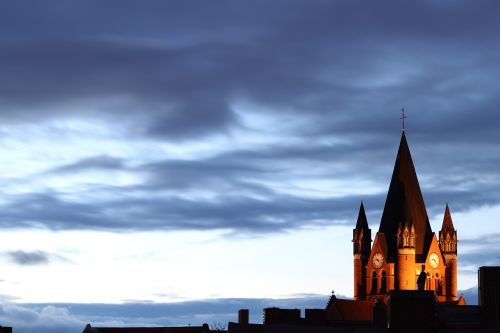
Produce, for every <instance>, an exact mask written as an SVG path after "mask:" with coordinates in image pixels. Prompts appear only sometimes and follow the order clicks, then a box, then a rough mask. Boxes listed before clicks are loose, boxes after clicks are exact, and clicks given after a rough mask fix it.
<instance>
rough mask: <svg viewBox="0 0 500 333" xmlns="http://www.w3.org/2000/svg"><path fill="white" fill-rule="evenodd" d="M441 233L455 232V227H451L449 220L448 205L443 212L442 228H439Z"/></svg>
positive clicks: (451, 222) (451, 223)
mask: <svg viewBox="0 0 500 333" xmlns="http://www.w3.org/2000/svg"><path fill="white" fill-rule="evenodd" d="M441 231H442V232H448V231H451V232H453V231H455V227H454V226H453V221H452V220H451V213H450V208H449V207H448V203H446V208H445V210H444V218H443V226H442V227H441Z"/></svg>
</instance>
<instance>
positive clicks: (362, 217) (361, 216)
mask: <svg viewBox="0 0 500 333" xmlns="http://www.w3.org/2000/svg"><path fill="white" fill-rule="evenodd" d="M356 229H358V230H359V229H363V230H366V229H368V220H367V219H366V214H365V206H364V205H363V201H361V206H359V213H358V221H357V222H356Z"/></svg>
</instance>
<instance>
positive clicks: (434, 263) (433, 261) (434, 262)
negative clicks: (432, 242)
mask: <svg viewBox="0 0 500 333" xmlns="http://www.w3.org/2000/svg"><path fill="white" fill-rule="evenodd" d="M429 264H430V265H431V267H432V268H437V267H438V266H439V256H438V255H437V253H434V252H433V253H431V255H430V256H429Z"/></svg>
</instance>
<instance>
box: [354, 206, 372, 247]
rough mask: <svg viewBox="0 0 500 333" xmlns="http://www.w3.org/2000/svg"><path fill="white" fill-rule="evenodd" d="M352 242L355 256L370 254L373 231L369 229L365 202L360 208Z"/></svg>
mask: <svg viewBox="0 0 500 333" xmlns="http://www.w3.org/2000/svg"><path fill="white" fill-rule="evenodd" d="M352 242H353V252H354V254H365V255H366V254H370V248H371V243H372V231H371V229H370V228H368V220H367V219H366V214H365V207H364V205H363V201H361V206H360V207H359V213H358V221H357V222H356V228H355V229H353V230H352Z"/></svg>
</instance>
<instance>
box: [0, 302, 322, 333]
mask: <svg viewBox="0 0 500 333" xmlns="http://www.w3.org/2000/svg"><path fill="white" fill-rule="evenodd" d="M327 301H328V296H325V295H309V296H307V297H296V298H287V299H279V300H278V299H245V298H229V299H213V300H197V301H185V302H176V303H141V302H139V303H125V304H77V303H68V304H66V303H61V304H40V303H38V304H12V303H4V304H2V305H0V321H1V322H2V325H5V326H12V327H14V329H15V330H16V332H20V333H31V332H47V333H48V332H74V331H83V329H84V327H85V325H86V324H88V323H90V324H91V325H92V326H104V327H105V326H112V327H117V326H118V327H120V326H146V327H147V326H187V325H201V324H203V323H208V324H212V323H223V324H226V323H227V322H228V321H236V320H237V313H238V310H239V309H241V308H247V309H249V310H250V319H251V321H252V322H258V323H260V322H262V309H263V308H265V307H270V306H280V307H283V308H306V307H307V308H323V307H324V306H325V305H326V302H327Z"/></svg>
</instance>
